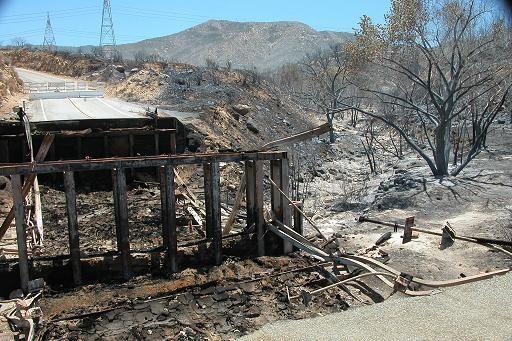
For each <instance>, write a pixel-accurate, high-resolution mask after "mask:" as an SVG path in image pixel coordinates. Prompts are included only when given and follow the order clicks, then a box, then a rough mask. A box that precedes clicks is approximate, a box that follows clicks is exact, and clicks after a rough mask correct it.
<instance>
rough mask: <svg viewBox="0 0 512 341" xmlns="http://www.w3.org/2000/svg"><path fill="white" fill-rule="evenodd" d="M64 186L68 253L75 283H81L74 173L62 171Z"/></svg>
mask: <svg viewBox="0 0 512 341" xmlns="http://www.w3.org/2000/svg"><path fill="white" fill-rule="evenodd" d="M64 188H65V191H66V212H67V215H68V236H69V253H70V255H71V267H72V270H73V281H74V283H75V285H80V284H82V265H81V262H80V238H79V233H78V216H77V213H76V190H75V174H74V173H73V172H65V173H64Z"/></svg>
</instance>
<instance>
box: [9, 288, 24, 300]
mask: <svg viewBox="0 0 512 341" xmlns="http://www.w3.org/2000/svg"><path fill="white" fill-rule="evenodd" d="M15 298H23V291H22V290H21V289H16V290H13V291H11V293H10V294H9V299H10V300H13V299H15Z"/></svg>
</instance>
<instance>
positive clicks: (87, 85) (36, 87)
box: [24, 81, 105, 94]
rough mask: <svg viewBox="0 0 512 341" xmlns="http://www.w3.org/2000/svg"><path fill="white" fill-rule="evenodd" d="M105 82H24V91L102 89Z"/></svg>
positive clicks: (29, 92)
mask: <svg viewBox="0 0 512 341" xmlns="http://www.w3.org/2000/svg"><path fill="white" fill-rule="evenodd" d="M104 88H105V83H103V82H95V81H93V82H88V81H75V82H44V83H35V82H25V84H24V90H25V92H26V93H28V94H31V93H47V92H74V91H103V90H104Z"/></svg>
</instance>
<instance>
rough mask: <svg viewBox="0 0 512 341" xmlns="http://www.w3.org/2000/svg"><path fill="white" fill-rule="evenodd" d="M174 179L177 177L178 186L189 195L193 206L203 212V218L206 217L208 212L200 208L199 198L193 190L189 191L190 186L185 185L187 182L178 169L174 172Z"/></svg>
mask: <svg viewBox="0 0 512 341" xmlns="http://www.w3.org/2000/svg"><path fill="white" fill-rule="evenodd" d="M174 177H175V179H176V181H177V182H178V185H179V186H180V189H181V190H182V191H184V192H186V193H187V198H188V199H189V200H190V202H191V203H192V205H194V207H195V208H197V209H198V210H199V212H201V214H202V215H203V217H206V211H205V210H203V208H202V207H201V206H200V205H201V203H200V201H199V199H197V197H196V195H195V194H194V192H192V191H191V190H189V189H188V186H187V185H186V184H185V181H183V179H182V178H181V176H180V175H179V174H178V172H177V171H176V169H175V170H174Z"/></svg>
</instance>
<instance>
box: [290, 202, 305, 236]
mask: <svg viewBox="0 0 512 341" xmlns="http://www.w3.org/2000/svg"><path fill="white" fill-rule="evenodd" d="M294 204H295V206H294V207H293V206H292V207H293V229H294V230H295V232H297V233H298V234H300V235H304V219H303V218H302V214H300V211H299V210H300V209H302V202H300V201H296V202H295V203H294ZM295 207H297V208H298V209H297V208H295Z"/></svg>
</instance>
